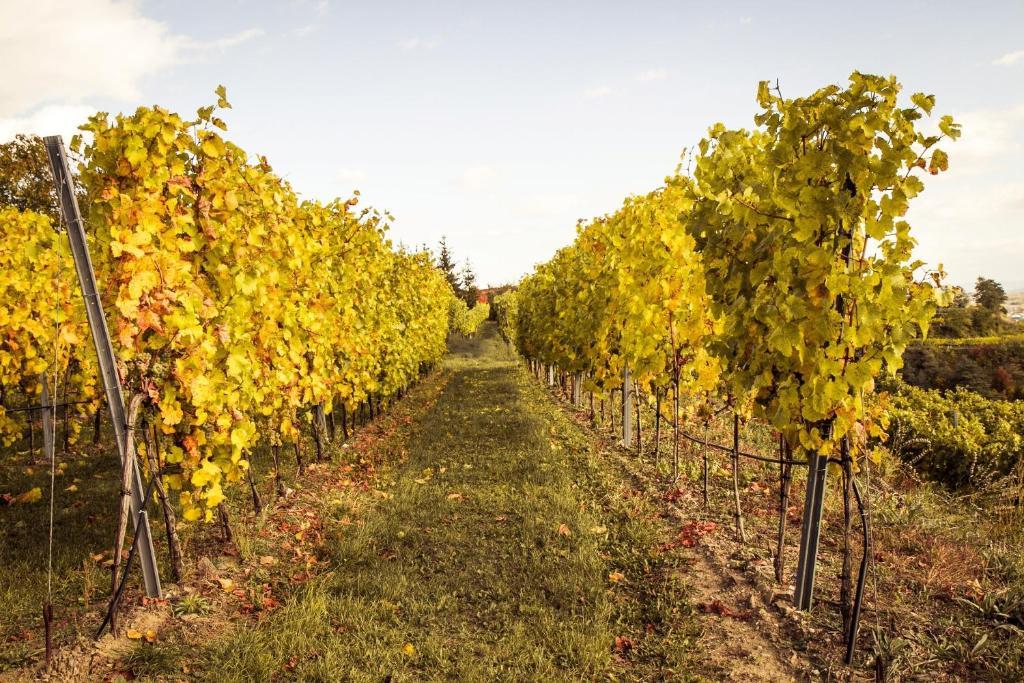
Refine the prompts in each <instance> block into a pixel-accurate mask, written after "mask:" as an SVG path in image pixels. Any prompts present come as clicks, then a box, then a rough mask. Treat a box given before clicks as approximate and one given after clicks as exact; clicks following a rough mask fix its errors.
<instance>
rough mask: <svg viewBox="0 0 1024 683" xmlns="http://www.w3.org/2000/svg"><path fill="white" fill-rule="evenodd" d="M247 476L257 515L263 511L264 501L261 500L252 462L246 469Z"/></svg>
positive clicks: (253, 509)
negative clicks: (253, 474)
mask: <svg viewBox="0 0 1024 683" xmlns="http://www.w3.org/2000/svg"><path fill="white" fill-rule="evenodd" d="M245 477H246V479H248V480H249V490H250V492H251V493H252V511H253V512H255V513H256V514H257V515H258V514H260V513H261V512H263V501H262V500H260V492H259V489H257V488H256V481H255V480H254V479H253V476H252V462H251V461H250V462H249V466H248V467H247V468H246V469H245Z"/></svg>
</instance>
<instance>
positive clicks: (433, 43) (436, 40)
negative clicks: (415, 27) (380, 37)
mask: <svg viewBox="0 0 1024 683" xmlns="http://www.w3.org/2000/svg"><path fill="white" fill-rule="evenodd" d="M440 44H441V38H440V36H430V37H427V38H420V37H417V36H413V37H411V38H406V39H405V40H403V41H401V42H399V43H398V47H400V48H402V49H403V50H405V51H406V52H411V51H412V50H433V49H434V48H435V47H437V46H438V45H440Z"/></svg>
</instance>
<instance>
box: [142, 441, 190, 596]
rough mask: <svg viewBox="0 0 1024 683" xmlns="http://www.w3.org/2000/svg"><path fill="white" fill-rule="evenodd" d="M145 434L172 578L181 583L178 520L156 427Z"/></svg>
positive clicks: (147, 459) (181, 571)
mask: <svg viewBox="0 0 1024 683" xmlns="http://www.w3.org/2000/svg"><path fill="white" fill-rule="evenodd" d="M145 434H146V462H147V463H148V465H149V476H150V477H151V478H152V480H153V488H154V489H155V490H156V495H157V500H158V501H159V502H160V511H161V512H162V513H163V516H164V529H165V531H166V533H167V553H168V555H170V560H171V578H172V579H173V580H174V581H181V576H182V573H183V570H184V567H183V565H182V559H181V539H179V538H178V518H177V515H176V514H175V512H174V506H173V505H171V502H170V501H169V500H168V499H167V491H166V490H165V489H164V484H163V468H162V467H161V464H160V450H159V446H158V445H157V440H156V425H153V426H152V428H151V429H146V430H145Z"/></svg>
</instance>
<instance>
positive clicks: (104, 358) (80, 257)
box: [43, 135, 160, 598]
mask: <svg viewBox="0 0 1024 683" xmlns="http://www.w3.org/2000/svg"><path fill="white" fill-rule="evenodd" d="M43 143H44V144H45V146H46V155H47V157H49V160H50V169H51V170H52V171H53V182H54V185H55V186H56V189H57V197H58V198H59V200H60V210H61V215H62V216H63V217H64V224H65V225H66V226H67V230H68V241H69V242H70V244H71V254H72V256H73V257H74V260H75V270H76V271H77V273H78V283H79V285H80V286H81V288H82V298H83V299H84V300H85V314H86V317H87V318H88V320H89V330H90V331H91V332H92V341H93V345H94V346H95V347H96V358H97V360H98V361H99V366H100V376H101V378H102V380H103V389H104V391H105V392H106V397H107V407H108V408H109V409H110V418H111V422H113V424H114V437H115V439H116V440H117V450H118V453H119V454H120V456H121V463H122V465H123V464H124V461H125V458H126V457H127V455H126V454H127V451H128V431H127V418H126V416H125V407H124V395H123V394H122V392H121V379H120V377H118V374H117V364H116V361H115V357H114V347H113V346H112V345H111V342H110V331H109V330H108V329H107V319H106V318H105V317H104V315H103V305H102V303H101V302H100V295H99V292H98V291H97V287H96V273H95V272H94V271H93V267H92V258H91V257H90V256H89V245H88V243H87V242H86V239H85V228H84V226H83V225H82V214H81V212H80V211H79V209H78V200H77V199H76V198H75V192H74V183H73V182H72V178H71V168H70V167H69V166H68V158H67V154H66V152H65V151H64V142H63V140H61V137H60V136H59V135H54V136H50V137H46V138H43ZM58 229H59V228H58ZM131 468H132V476H131V513H132V522H133V523H134V525H135V534H136V536H138V549H139V563H140V564H141V565H142V578H143V582H144V584H145V587H146V595H148V596H149V597H151V598H158V597H160V573H159V570H158V568H157V563H156V553H155V552H154V550H153V537H152V534H151V533H150V530H149V514H148V513H147V512H146V509H145V505H144V504H143V498H142V492H143V486H142V476H141V474H140V473H139V468H138V463H137V462H136V461H134V460H133V461H132V462H131ZM116 559H117V558H115V560H116Z"/></svg>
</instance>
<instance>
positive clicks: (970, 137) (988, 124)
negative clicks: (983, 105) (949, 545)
mask: <svg viewBox="0 0 1024 683" xmlns="http://www.w3.org/2000/svg"><path fill="white" fill-rule="evenodd" d="M953 118H955V119H956V121H957V123H960V124H961V125H962V126H963V136H962V137H961V138H960V139H959V140H957V141H956V142H946V143H945V144H944V145H942V148H943V149H944V150H945V151H946V152H948V153H949V158H950V170H951V172H953V171H955V172H956V173H957V175H960V176H963V175H977V174H985V173H990V172H992V171H993V170H995V169H994V168H993V166H994V165H995V164H997V163H1002V162H1010V161H1011V160H1013V159H1016V158H1019V156H1020V154H1021V153H1024V135H1022V134H1021V130H1024V104H1019V105H1017V106H1014V107H1009V108H1007V109H982V110H977V111H969V112H964V113H962V114H955V115H954V117H953ZM1008 170H1009V169H1008Z"/></svg>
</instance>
